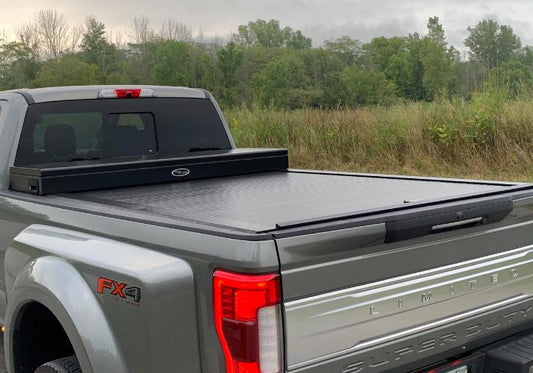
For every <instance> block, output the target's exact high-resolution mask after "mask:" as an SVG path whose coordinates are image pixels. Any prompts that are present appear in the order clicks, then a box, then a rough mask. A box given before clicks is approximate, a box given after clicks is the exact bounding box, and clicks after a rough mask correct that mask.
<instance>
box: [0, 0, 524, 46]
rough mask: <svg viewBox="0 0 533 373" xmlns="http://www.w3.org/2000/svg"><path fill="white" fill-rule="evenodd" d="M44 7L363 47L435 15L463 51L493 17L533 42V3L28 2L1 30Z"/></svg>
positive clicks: (112, 23)
mask: <svg viewBox="0 0 533 373" xmlns="http://www.w3.org/2000/svg"><path fill="white" fill-rule="evenodd" d="M0 1H2V2H7V1H8V0H0ZM39 9H55V10H57V11H59V12H60V13H62V14H64V15H65V16H66V17H67V19H68V21H69V22H70V23H72V24H74V23H82V22H83V20H84V19H85V17H86V16H87V15H89V14H94V15H95V16H96V18H97V19H98V20H99V21H101V22H103V23H104V24H105V25H106V26H107V28H108V29H109V30H112V31H114V32H116V31H118V30H123V29H124V28H125V26H126V25H128V24H129V23H130V22H131V20H132V19H133V18H134V17H136V16H143V15H144V16H146V17H148V18H149V19H150V21H151V22H152V23H153V24H154V25H156V24H158V23H160V22H161V21H162V20H163V19H165V18H167V17H171V18H174V19H176V20H178V21H180V22H183V23H185V24H187V25H189V26H190V27H191V28H192V29H193V30H195V31H197V30H198V29H200V28H201V29H202V31H203V33H204V35H206V36H214V35H220V36H227V35H229V34H230V33H231V32H235V31H236V30H237V27H238V25H240V24H246V23H248V21H250V20H255V19H257V18H262V19H266V20H269V19H277V20H279V21H280V22H281V25H282V26H291V27H292V28H294V29H300V30H302V31H303V32H304V34H306V35H307V36H310V37H311V38H312V39H313V43H314V45H315V46H319V45H321V44H322V42H323V41H324V40H325V39H329V38H335V37H340V36H342V35H348V36H350V37H352V38H355V39H359V40H361V41H363V42H366V41H369V40H370V39H372V38H373V37H376V36H396V35H398V36H402V35H407V34H409V33H412V32H420V33H422V34H424V33H425V27H426V23H427V19H428V18H429V17H432V16H438V17H439V18H440V20H441V23H442V24H443V26H444V29H445V31H446V34H447V37H448V41H449V42H450V44H452V45H454V46H456V47H458V48H460V49H462V48H463V40H464V38H465V36H466V35H467V31H466V28H467V26H474V25H475V24H477V22H479V21H480V20H481V19H484V18H493V19H496V20H497V21H498V22H499V23H501V24H509V25H511V26H512V27H513V29H514V30H515V32H516V33H517V34H518V35H519V36H520V38H521V39H522V42H523V43H524V44H533V22H532V19H533V1H532V0H447V1H443V0H425V1H419V0H394V1H393V0H261V1H259V0H24V1H9V5H8V6H4V7H2V11H1V12H0V30H1V29H4V30H5V31H6V32H7V33H8V34H12V32H13V30H14V29H15V28H16V27H18V26H20V25H21V24H23V23H26V22H28V21H30V20H31V19H32V18H33V17H34V16H35V13H36V12H37V10H39Z"/></svg>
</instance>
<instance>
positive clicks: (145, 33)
mask: <svg viewBox="0 0 533 373" xmlns="http://www.w3.org/2000/svg"><path fill="white" fill-rule="evenodd" d="M126 34H127V35H128V36H129V37H130V38H131V39H132V40H133V42H134V43H135V44H144V43H146V42H148V41H152V40H154V38H155V33H154V30H153V29H152V26H150V20H149V19H148V17H145V16H142V17H135V18H134V19H133V21H132V22H131V24H130V25H129V26H128V28H127V30H126Z"/></svg>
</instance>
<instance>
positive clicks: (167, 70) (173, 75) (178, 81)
mask: <svg viewBox="0 0 533 373" xmlns="http://www.w3.org/2000/svg"><path fill="white" fill-rule="evenodd" d="M190 60H191V54H190V46H189V44H187V43H184V42H181V41H175V40H166V41H164V42H162V43H161V44H160V45H159V47H158V48H157V63H156V65H155V81H156V83H157V84H164V85H171V86H186V85H188V84H189V82H190V80H191V75H192V74H191V61H190Z"/></svg>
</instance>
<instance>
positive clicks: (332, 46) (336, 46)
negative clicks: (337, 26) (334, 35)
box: [324, 35, 361, 65]
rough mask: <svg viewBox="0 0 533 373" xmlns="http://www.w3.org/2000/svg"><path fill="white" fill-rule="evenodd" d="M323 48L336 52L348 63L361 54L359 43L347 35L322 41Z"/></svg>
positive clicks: (353, 61)
mask: <svg viewBox="0 0 533 373" xmlns="http://www.w3.org/2000/svg"><path fill="white" fill-rule="evenodd" d="M324 49H326V50H327V51H330V52H333V53H335V54H337V55H338V56H339V57H340V58H341V60H342V61H343V62H344V63H345V64H346V65H350V64H353V63H355V62H356V61H357V59H358V58H359V57H360V56H361V43H360V42H359V40H356V39H352V38H350V37H349V36H346V35H344V36H341V37H340V38H338V39H330V40H326V41H325V42H324Z"/></svg>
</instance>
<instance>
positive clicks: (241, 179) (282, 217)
mask: <svg viewBox="0 0 533 373" xmlns="http://www.w3.org/2000/svg"><path fill="white" fill-rule="evenodd" d="M524 185H527V184H512V183H498V182H482V181H465V180H451V179H450V180H448V179H423V178H410V177H401V176H384V175H366V174H341V173H338V174H335V173H326V172H310V171H296V170H291V171H284V172H266V173H261V174H253V175H244V176H231V177H222V178H216V179H204V180H194V181H187V182H176V183H166V184H158V185H148V186H137V187H128V188H116V189H108V190H98V191H89V192H78V193H69V194H64V195H63V196H67V197H69V198H73V199H77V200H83V201H89V202H95V203H102V204H105V205H108V206H115V207H120V208H125V209H132V210H136V211H143V212H148V213H151V214H157V215H162V216H165V217H170V218H178V219H185V220H189V221H193V222H196V223H204V224H209V225H217V226H223V227H226V228H231V229H239V230H244V231H250V232H257V233H261V232H268V231H273V230H276V229H280V228H288V227H292V226H298V225H305V224H306V223H309V222H314V223H316V222H320V221H328V220H333V219H342V218H348V217H356V216H361V215H365V214H366V215H367V214H375V213H377V212H385V211H391V210H398V209H404V208H407V207H414V206H421V205H427V204H432V203H437V202H438V203H441V202H444V201H451V200H457V199H462V198H468V197H475V196H480V195H487V194H498V193H500V192H506V191H510V190H513V189H516V188H517V187H523V186H524Z"/></svg>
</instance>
